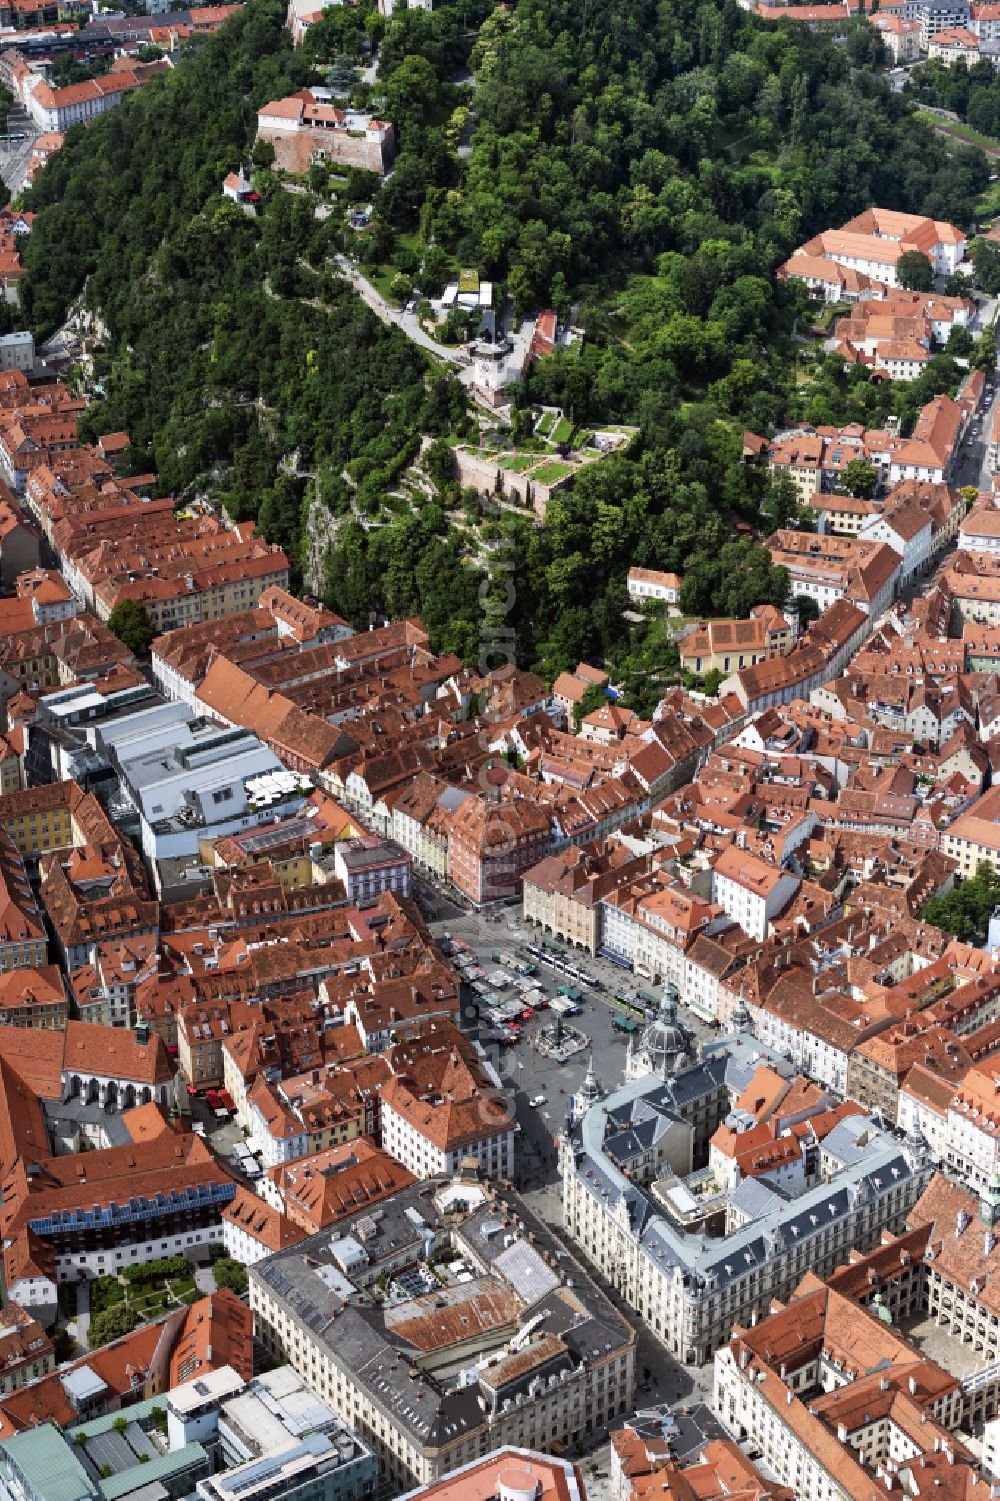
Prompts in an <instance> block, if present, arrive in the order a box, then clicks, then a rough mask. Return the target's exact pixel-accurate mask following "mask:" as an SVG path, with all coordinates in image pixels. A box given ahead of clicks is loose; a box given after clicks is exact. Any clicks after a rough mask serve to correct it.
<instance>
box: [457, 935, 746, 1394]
mask: <svg viewBox="0 0 1000 1501" xmlns="http://www.w3.org/2000/svg"><path fill="white" fill-rule="evenodd" d="M518 910H519V909H517V908H509V909H507V910H506V911H505V912H504V914H503V916H502V917H501V920H500V921H499V922H489V921H487V920H486V918H485V917H483V916H481V915H479V914H476V913H461V914H458V915H456V916H454V917H451V918H448V919H446V920H444V921H440V922H435V923H433V924H432V928H433V931H434V932H435V934H436V935H437V936H439V937H440V936H442V935H443V933H444V932H446V931H447V932H448V933H450V934H451V935H452V937H454V938H460V939H461V940H462V941H463V942H465V943H467V944H468V945H469V947H470V950H471V951H472V952H473V953H474V954H475V956H476V957H477V958H478V960H479V962H480V963H481V964H482V966H483V968H484V969H485V970H487V971H489V970H492V969H497V968H501V967H502V966H498V965H497V964H495V963H494V962H493V958H492V955H493V954H494V953H497V952H500V953H504V952H509V951H511V950H512V949H513V948H515V947H516V946H517V945H519V944H522V943H523V942H524V941H525V940H527V941H530V942H533V943H538V934H537V933H536V930H535V929H534V928H533V927H532V926H531V925H530V924H528V923H522V922H521V921H520V920H519V918H518V916H517V913H518ZM549 941H550V942H551V941H552V940H549ZM560 947H562V945H560ZM566 952H570V951H569V950H566ZM577 958H578V960H579V962H580V963H582V965H583V967H584V968H585V969H587V970H588V971H589V972H590V973H591V974H596V975H597V976H598V977H599V978H600V979H601V980H602V981H603V982H604V983H605V984H606V985H608V986H609V990H608V991H607V992H606V993H602V992H600V991H595V990H584V991H583V1000H582V1002H581V1010H580V1014H579V1015H578V1016H575V1017H573V1018H572V1019H571V1021H570V1025H571V1026H573V1027H575V1028H577V1029H578V1030H579V1031H581V1032H583V1033H585V1034H586V1036H587V1038H588V1039H589V1044H590V1046H589V1048H588V1049H587V1050H586V1051H584V1052H582V1053H579V1054H577V1055H575V1056H574V1057H572V1058H570V1059H568V1060H567V1061H566V1062H565V1063H558V1062H557V1061H556V1060H555V1059H552V1058H547V1057H545V1056H544V1054H542V1053H540V1052H539V1051H538V1049H537V1048H533V1047H532V1046H531V1038H532V1035H533V1034H534V1033H535V1032H536V1031H537V1029H538V1027H540V1026H545V1025H547V1024H549V1023H550V1022H551V1020H552V1014H551V1012H549V1011H548V1010H545V1011H542V1012H541V1013H538V1014H537V1016H536V1018H535V1019H534V1020H532V1021H531V1022H525V1023H523V1024H522V1026H521V1032H520V1039H519V1041H518V1042H517V1043H515V1044H512V1045H510V1046H504V1047H498V1046H496V1045H495V1044H492V1043H487V1044H485V1047H486V1049H487V1051H488V1053H489V1056H490V1058H491V1059H492V1061H493V1064H494V1066H495V1068H496V1069H497V1072H498V1074H499V1075H500V1079H501V1082H502V1083H503V1085H504V1087H505V1088H508V1089H510V1090H511V1091H512V1092H513V1100H514V1108H515V1112H516V1116H517V1123H518V1126H519V1128H520V1130H519V1136H518V1140H517V1147H516V1152H515V1163H516V1168H515V1181H516V1184H517V1187H518V1189H519V1191H520V1192H521V1194H522V1195H523V1196H524V1198H525V1200H526V1201H527V1203H528V1204H529V1206H530V1207H531V1208H532V1209H533V1210H534V1212H535V1213H536V1214H537V1215H538V1216H539V1218H540V1219H542V1220H544V1221H545V1223H546V1224H549V1225H552V1226H553V1227H555V1228H556V1229H561V1228H562V1186H561V1181H560V1178H559V1171H558V1153H557V1148H556V1137H557V1135H558V1132H559V1129H560V1127H561V1125H562V1122H563V1119H564V1117H565V1114H566V1110H567V1107H568V1105H569V1100H570V1096H571V1095H572V1094H573V1093H574V1092H575V1091H576V1090H577V1089H579V1087H580V1085H581V1083H582V1082H583V1077H584V1075H585V1073H586V1072H587V1067H588V1062H589V1058H590V1056H591V1055H592V1056H593V1060H594V1071H595V1073H596V1074H597V1077H598V1078H599V1080H600V1082H601V1083H602V1085H603V1086H604V1088H605V1090H608V1091H610V1090H612V1089H614V1088H616V1087H617V1086H618V1085H619V1084H620V1083H621V1082H622V1080H623V1078H624V1073H625V1058H626V1052H627V1038H626V1037H625V1036H624V1034H622V1033H619V1032H616V1031H614V1029H613V1027H612V1020H613V1018H614V1017H615V1016H616V1015H617V1014H618V1009H617V1007H615V1006H613V1004H612V1002H611V993H612V989H613V987H614V986H615V984H616V983H621V982H624V983H626V984H628V985H629V987H630V988H631V989H636V988H638V984H639V983H641V982H638V981H637V980H636V978H635V976H634V975H632V974H631V973H630V972H629V971H626V970H623V969H621V968H620V967H619V966H617V965H615V964H613V963H611V961H610V960H606V959H599V958H592V957H591V956H590V955H588V954H578V955H577ZM537 980H538V983H539V984H540V986H541V988H542V990H544V992H545V994H546V995H547V996H549V997H550V998H551V997H552V996H554V995H555V994H556V991H557V987H558V986H559V985H561V984H563V983H565V980H564V976H563V975H562V973H561V972H560V971H559V970H556V969H554V968H550V967H549V966H547V965H545V964H540V965H539V973H538V976H537ZM643 988H644V989H649V988H650V987H648V986H644V987H643ZM504 993H505V994H508V993H509V992H504ZM682 1016H683V1020H684V1022H685V1024H686V1025H687V1026H688V1027H689V1028H690V1030H691V1031H692V1033H693V1034H694V1036H695V1037H696V1038H697V1039H699V1040H704V1039H707V1038H711V1037H715V1036H716V1035H717V1033H716V1032H714V1031H713V1029H712V1028H710V1027H707V1026H706V1025H705V1024H704V1023H703V1022H700V1021H699V1020H698V1019H697V1018H695V1017H693V1016H692V1015H691V1014H690V1013H689V1012H686V1011H682ZM538 1096H542V1097H543V1102H542V1103H540V1104H539V1105H538V1106H532V1105H531V1103H530V1101H531V1100H532V1099H535V1098H537V1097H538ZM577 1254H580V1253H579V1251H577ZM581 1259H582V1260H583V1261H584V1265H585V1266H586V1267H587V1270H588V1271H589V1273H590V1275H591V1276H592V1277H594V1280H595V1281H596V1282H597V1283H598V1284H599V1285H600V1286H601V1288H602V1290H603V1291H604V1293H605V1294H606V1295H607V1297H608V1298H609V1299H610V1300H611V1302H612V1303H614V1305H615V1307H616V1308H617V1309H618V1310H619V1312H620V1313H621V1314H622V1316H623V1317H624V1318H626V1319H628V1321H629V1323H630V1324H631V1325H632V1327H633V1328H634V1329H635V1331H636V1340H637V1376H638V1390H637V1392H636V1401H637V1404H638V1405H639V1406H640V1407H644V1406H651V1405H653V1404H656V1403H663V1402H666V1403H670V1404H671V1405H672V1406H674V1407H675V1408H677V1409H678V1410H680V1409H681V1408H683V1407H687V1406H689V1405H691V1404H693V1403H696V1402H708V1403H710V1402H711V1398H712V1385H713V1370H712V1367H711V1366H704V1367H700V1368H693V1367H689V1366H682V1365H679V1364H678V1363H677V1361H675V1360H674V1358H673V1356H672V1355H671V1354H670V1353H669V1352H668V1351H667V1350H666V1349H665V1348H664V1347H663V1345H662V1344H661V1343H660V1342H659V1340H658V1339H657V1338H656V1336H655V1335H654V1334H653V1333H652V1332H651V1330H649V1329H648V1328H647V1327H646V1325H645V1324H644V1323H643V1322H642V1320H641V1319H640V1318H639V1317H638V1315H637V1314H635V1312H634V1311H633V1310H632V1309H631V1308H629V1307H628V1305H627V1304H626V1303H624V1302H623V1301H622V1299H621V1298H620V1297H619V1295H618V1294H617V1292H615V1291H614V1290H613V1289H612V1288H610V1287H608V1285H607V1284H606V1283H604V1282H603V1281H602V1279H601V1278H600V1276H598V1274H597V1273H596V1271H595V1269H594V1267H593V1266H592V1265H591V1263H590V1262H588V1261H587V1260H586V1259H585V1258H583V1257H582V1256H581Z"/></svg>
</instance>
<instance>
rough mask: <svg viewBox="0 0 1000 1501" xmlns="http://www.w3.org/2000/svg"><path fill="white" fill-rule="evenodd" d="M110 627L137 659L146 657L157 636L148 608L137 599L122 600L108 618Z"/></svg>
mask: <svg viewBox="0 0 1000 1501" xmlns="http://www.w3.org/2000/svg"><path fill="white" fill-rule="evenodd" d="M108 627H109V629H110V630H112V631H114V633H115V635H116V636H117V637H118V639H119V641H121V642H122V644H123V645H124V646H127V647H128V649H129V651H130V652H134V654H135V655H136V656H137V657H144V656H145V655H146V654H147V652H148V651H149V646H150V642H151V641H152V640H153V637H154V636H155V635H156V632H155V630H154V629H153V626H152V623H151V621H150V619H149V611H148V610H147V609H146V606H145V605H144V604H142V603H141V601H140V600H137V599H122V600H119V602H118V604H116V605H115V607H114V609H113V610H112V611H111V614H110V615H109V616H108Z"/></svg>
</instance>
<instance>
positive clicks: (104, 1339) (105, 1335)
mask: <svg viewBox="0 0 1000 1501" xmlns="http://www.w3.org/2000/svg"><path fill="white" fill-rule="evenodd" d="M141 1323H142V1319H141V1318H140V1317H139V1315H138V1313H136V1311H135V1309H134V1308H127V1307H126V1306H125V1304H124V1303H115V1304H114V1305H113V1307H111V1308H106V1309H105V1310H104V1312H103V1313H95V1314H94V1315H93V1317H92V1318H91V1320H90V1325H89V1327H88V1329H87V1343H88V1344H89V1346H90V1348H91V1349H92V1350H98V1349H100V1347H101V1346H102V1345H109V1344H110V1343H111V1342H112V1340H116V1339H122V1338H123V1337H124V1336H125V1335H126V1334H131V1333H132V1330H133V1329H138V1327H139V1325H140V1324H141Z"/></svg>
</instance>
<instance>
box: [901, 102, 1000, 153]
mask: <svg viewBox="0 0 1000 1501" xmlns="http://www.w3.org/2000/svg"><path fill="white" fill-rule="evenodd" d="M917 118H918V119H920V120H924V121H926V123H927V124H928V125H931V126H933V127H934V129H935V130H936V132H937V134H938V135H948V136H955V137H956V138H957V139H958V140H961V141H968V143H969V144H970V146H981V147H982V148H983V150H984V151H990V152H994V153H1000V141H997V140H995V139H994V137H993V136H984V135H980V133H979V131H978V130H973V129H972V127H971V125H959V124H958V122H957V121H955V120H941V119H939V118H938V116H937V115H929V114H928V113H927V112H926V111H925V110H918V111H917Z"/></svg>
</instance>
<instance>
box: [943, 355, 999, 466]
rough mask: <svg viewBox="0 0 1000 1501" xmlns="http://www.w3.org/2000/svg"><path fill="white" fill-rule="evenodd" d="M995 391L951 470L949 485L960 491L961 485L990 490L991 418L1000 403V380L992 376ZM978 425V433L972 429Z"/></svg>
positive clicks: (971, 428)
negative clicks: (988, 457)
mask: <svg viewBox="0 0 1000 1501" xmlns="http://www.w3.org/2000/svg"><path fill="white" fill-rule="evenodd" d="M994 382H995V384H996V391H995V393H994V396H993V398H992V400H991V401H989V402H988V403H987V404H986V406H984V408H983V410H982V413H981V414H980V416H978V417H977V418H976V419H975V421H974V422H973V424H972V426H971V427H970V429H969V432H968V433H967V434H966V437H965V441H964V442H963V444H962V451H961V454H960V456H959V458H958V460H957V461H956V463H955V467H954V469H953V470H952V474H951V478H950V480H949V483H950V484H952V485H954V486H955V488H956V489H958V490H960V489H961V488H962V486H963V485H975V487H976V489H977V490H992V488H993V476H992V474H991V472H990V467H989V464H988V463H987V462H986V454H987V449H988V447H989V440H990V432H991V431H992V428H993V417H994V414H995V412H996V409H997V403H998V401H1000V379H998V378H997V376H996V375H995V376H994ZM977 425H978V428H979V431H978V433H977V432H974V431H973V429H974V428H975V427H976V426H977Z"/></svg>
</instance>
